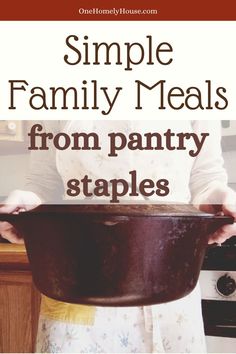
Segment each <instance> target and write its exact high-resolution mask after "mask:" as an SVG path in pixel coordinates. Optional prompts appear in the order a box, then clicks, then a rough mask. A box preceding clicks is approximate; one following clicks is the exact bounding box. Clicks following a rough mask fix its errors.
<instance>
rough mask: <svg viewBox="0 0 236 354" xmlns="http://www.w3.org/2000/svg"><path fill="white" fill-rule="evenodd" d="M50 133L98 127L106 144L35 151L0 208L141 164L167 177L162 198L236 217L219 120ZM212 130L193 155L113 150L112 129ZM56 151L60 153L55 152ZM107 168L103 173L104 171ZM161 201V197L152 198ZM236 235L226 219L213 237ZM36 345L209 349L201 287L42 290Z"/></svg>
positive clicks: (144, 171) (146, 171)
mask: <svg viewBox="0 0 236 354" xmlns="http://www.w3.org/2000/svg"><path fill="white" fill-rule="evenodd" d="M44 125H45V130H46V131H47V132H57V131H61V130H63V131H64V132H66V133H68V134H70V133H72V132H75V131H78V130H79V131H83V132H91V131H95V132H97V134H98V135H99V137H100V142H101V144H102V151H103V154H102V155H101V151H94V152H93V153H91V151H83V152H82V153H81V152H78V151H72V150H70V149H67V150H65V151H55V149H54V147H53V146H51V148H50V150H49V151H36V152H35V153H34V154H33V155H32V159H31V173H30V175H29V178H28V184H27V190H26V191H15V192H13V193H12V194H11V195H10V196H9V198H8V200H7V201H6V203H5V206H3V207H2V208H1V210H0V212H9V213H11V212H18V211H19V210H21V209H23V210H29V209H31V208H33V207H35V206H36V205H39V204H40V203H42V202H43V203H45V202H46V203H47V202H51V203H55V202H57V200H58V195H62V194H63V191H64V190H66V185H67V181H68V180H69V179H71V178H78V179H81V178H82V177H83V176H84V175H85V174H88V175H89V176H90V177H91V178H93V179H95V178H96V177H98V178H99V177H100V178H101V177H102V178H106V179H107V180H109V179H110V178H112V177H121V178H127V173H128V171H130V170H133V169H135V170H137V171H138V174H139V178H140V180H141V179H143V178H151V179H153V180H156V179H157V178H166V179H168V181H169V185H170V193H169V195H168V196H167V197H166V198H165V199H164V200H163V203H165V202H168V201H172V202H173V201H174V202H178V203H179V202H181V203H189V202H190V201H191V203H193V204H195V205H196V206H197V207H198V208H200V209H202V210H204V211H208V212H215V211H217V212H219V211H221V212H222V213H223V214H226V215H232V216H233V217H234V218H236V196H235V193H234V192H233V191H232V190H231V189H230V188H228V187H227V177H226V173H225V170H224V169H223V167H222V164H223V161H222V157H221V148H220V125H219V124H218V123H217V122H214V124H213V122H205V121H203V122H201V121H195V122H188V121H178V122H176V123H175V122H168V121H163V122H158V123H157V122H148V121H145V122H137V121H135V122H133V121H128V122H127V121H119V122H118V121H117V122H114V121H113V122H99V121H98V122H88V121H79V122H77V121H68V122H66V124H65V123H62V122H61V123H58V125H57V126H56V125H55V122H52V121H48V122H45V123H44ZM157 127H158V132H160V133H161V132H162V133H163V132H165V131H166V129H168V128H170V127H171V129H172V131H174V132H175V133H178V132H181V131H182V132H183V131H185V132H195V133H196V134H200V133H201V132H208V133H209V137H208V139H206V142H205V143H204V145H203V147H202V150H201V152H200V153H199V154H198V156H197V157H195V158H193V157H191V156H189V155H188V154H187V153H186V151H189V149H191V148H192V147H193V146H192V145H191V144H193V142H191V141H189V142H188V145H187V147H186V151H185V150H183V151H178V150H175V151H171V152H170V151H160V152H159V151H158V153H157V151H143V150H140V151H135V152H133V151H130V150H127V149H124V151H121V152H120V153H119V156H118V157H117V158H115V159H113V158H109V157H108V156H107V150H108V149H109V146H108V143H107V135H108V133H109V132H110V131H122V132H125V133H126V134H127V135H128V133H129V132H132V131H139V132H140V133H143V132H147V131H155V128H157ZM55 156H56V157H55ZM100 173H102V176H101V175H100ZM151 199H153V200H154V201H156V199H155V198H152V197H151ZM0 232H1V234H2V236H3V237H5V238H7V239H8V240H10V241H11V242H20V238H19V235H16V232H15V230H14V229H13V228H12V226H11V225H9V224H7V223H1V226H0ZM234 234H236V226H235V224H234V225H227V226H224V227H222V228H221V229H220V230H218V231H217V232H216V233H215V234H213V235H212V236H211V239H210V243H214V242H217V243H222V242H224V241H225V240H226V239H227V238H229V237H230V236H232V235H234ZM36 349H37V351H38V352H92V353H94V352H106V353H114V352H125V353H130V352H205V351H206V348H205V340H204V330H203V322H202V315H201V298H200V291H199V287H198V286H197V287H196V288H195V290H194V291H193V292H192V293H191V294H190V295H188V296H186V297H184V298H183V299H180V300H178V301H173V302H170V303H167V304H161V305H154V306H143V307H126V308H119V307H108V308H107V307H93V306H84V305H71V304H66V303H61V302H58V301H55V300H52V299H48V298H46V297H44V296H43V298H42V305H41V314H40V320H39V329H38V340H37V348H36Z"/></svg>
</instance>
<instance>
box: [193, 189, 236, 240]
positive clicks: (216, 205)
mask: <svg viewBox="0 0 236 354" xmlns="http://www.w3.org/2000/svg"><path fill="white" fill-rule="evenodd" d="M198 208H199V209H200V210H202V211H205V212H208V213H218V214H220V215H228V216H232V217H233V218H234V220H235V223H234V224H231V225H224V226H222V227H221V228H220V229H218V230H217V231H216V232H214V233H213V234H212V235H211V236H210V239H209V242H208V243H209V244H212V243H219V244H221V243H223V242H225V241H226V240H228V239H229V238H230V237H232V236H235V235H236V193H235V192H234V191H233V190H232V189H231V188H229V187H225V188H219V189H216V190H213V191H212V192H211V194H210V195H209V196H208V197H207V199H206V204H205V203H204V204H201V205H199V206H198Z"/></svg>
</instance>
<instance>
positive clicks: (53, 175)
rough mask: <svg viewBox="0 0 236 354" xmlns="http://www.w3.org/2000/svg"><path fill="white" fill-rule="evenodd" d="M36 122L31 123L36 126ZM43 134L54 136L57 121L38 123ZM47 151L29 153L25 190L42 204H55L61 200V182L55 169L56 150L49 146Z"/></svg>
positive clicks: (57, 127) (58, 126)
mask: <svg viewBox="0 0 236 354" xmlns="http://www.w3.org/2000/svg"><path fill="white" fill-rule="evenodd" d="M36 123H37V122H32V124H36ZM40 124H41V125H42V126H43V128H44V131H45V132H51V133H53V134H56V133H57V132H59V130H60V126H61V123H60V122H59V121H43V122H40ZM48 145H49V150H35V151H32V152H31V158H30V169H29V174H28V176H27V182H26V189H27V190H29V191H32V192H34V193H35V194H37V195H38V196H39V197H40V198H41V199H42V200H43V202H44V203H50V204H55V203H58V202H60V201H61V200H62V196H63V193H64V187H63V182H62V179H61V177H60V175H59V174H58V171H57V167H56V150H55V147H54V145H53V144H50V140H49V143H48Z"/></svg>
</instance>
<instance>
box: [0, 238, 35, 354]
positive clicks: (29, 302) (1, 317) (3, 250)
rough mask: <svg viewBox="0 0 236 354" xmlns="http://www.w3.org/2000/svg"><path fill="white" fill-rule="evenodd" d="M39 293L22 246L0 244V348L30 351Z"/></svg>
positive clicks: (3, 349)
mask: <svg viewBox="0 0 236 354" xmlns="http://www.w3.org/2000/svg"><path fill="white" fill-rule="evenodd" d="M39 306H40V294H39V292H38V291H37V290H36V288H35V286H34V285H33V282H32V276H31V272H30V268H29V263H28V259H27V255H26V252H25V248H24V246H19V245H11V244H0V352H2V353H3V352H5V353H9V352H18V353H19V352H20V353H26V352H33V351H34V347H35V338H36V332H37V323H38V314H39Z"/></svg>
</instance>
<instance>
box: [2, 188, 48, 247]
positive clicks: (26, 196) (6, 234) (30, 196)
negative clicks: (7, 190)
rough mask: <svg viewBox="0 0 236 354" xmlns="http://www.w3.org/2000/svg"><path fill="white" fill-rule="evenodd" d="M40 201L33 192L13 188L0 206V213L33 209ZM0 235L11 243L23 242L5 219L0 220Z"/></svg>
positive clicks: (15, 212) (14, 212)
mask: <svg viewBox="0 0 236 354" xmlns="http://www.w3.org/2000/svg"><path fill="white" fill-rule="evenodd" d="M41 203H42V201H41V199H40V198H39V197H38V196H37V195H36V194H35V193H33V192H29V191H21V190H15V191H13V192H12V193H11V194H10V195H9V197H8V198H7V199H6V200H5V202H4V204H3V205H2V206H1V207H0V213H6V214H18V213H19V212H23V211H28V210H31V209H34V208H36V207H37V206H38V205H40V204H41ZM0 235H1V236H2V237H3V238H5V239H6V240H8V241H10V242H12V243H18V244H22V243H23V239H22V237H21V235H19V234H18V232H17V231H16V229H15V228H14V227H13V226H12V225H11V224H9V223H8V222H6V221H3V222H0Z"/></svg>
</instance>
